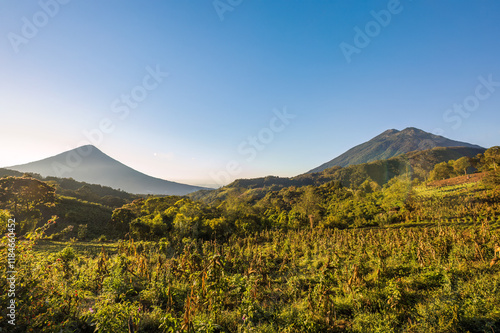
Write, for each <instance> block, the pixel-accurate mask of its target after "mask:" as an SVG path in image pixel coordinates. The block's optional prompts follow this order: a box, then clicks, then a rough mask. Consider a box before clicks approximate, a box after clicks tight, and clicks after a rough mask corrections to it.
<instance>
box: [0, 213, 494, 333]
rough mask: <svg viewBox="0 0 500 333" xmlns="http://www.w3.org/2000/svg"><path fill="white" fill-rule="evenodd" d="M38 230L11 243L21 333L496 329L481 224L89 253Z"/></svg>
mask: <svg viewBox="0 0 500 333" xmlns="http://www.w3.org/2000/svg"><path fill="white" fill-rule="evenodd" d="M42 232H43V230H41V229H39V230H38V231H37V232H35V233H34V234H33V235H30V236H29V238H28V239H27V240H25V241H20V243H19V248H18V251H19V255H20V256H19V262H18V263H17V270H18V277H19V281H18V283H19V284H18V286H19V289H18V290H17V295H16V300H17V301H18V303H17V304H18V305H17V306H18V308H17V309H18V310H17V311H18V313H19V314H22V316H21V315H20V316H19V317H18V318H17V322H16V329H17V331H19V332H24V331H29V329H30V328H31V329H32V330H33V331H36V332H59V331H63V332H64V331H89V330H92V331H94V330H96V331H97V332H127V331H128V330H129V327H131V328H132V329H134V331H137V332H221V331H227V332H244V331H257V332H363V331H369V332H404V331H411V332H463V331H470V332H483V331H488V330H489V331H496V330H498V329H500V313H499V312H498V307H499V306H500V296H499V294H498V292H497V289H498V288H499V287H500V271H499V269H500V266H498V264H496V265H493V266H492V267H490V260H491V259H492V258H493V248H494V245H495V243H497V242H498V241H499V239H500V234H499V233H498V231H497V230H493V229H491V227H490V226H489V224H488V223H482V224H476V225H473V226H469V227H457V226H447V227H446V226H445V227H443V226H433V227H419V228H387V229H383V228H379V229H358V230H343V231H340V230H332V229H309V228H308V229H306V230H299V231H293V230H290V231H280V230H276V231H263V232H259V233H254V234H252V235H248V236H244V237H232V238H230V239H229V240H228V241H226V242H223V243H215V242H213V241H189V242H185V243H184V245H183V246H179V247H174V248H171V244H170V245H168V244H167V243H164V241H161V242H140V243H138V242H134V241H124V242H121V243H120V245H119V250H118V253H117V254H114V255H109V254H107V253H106V252H105V251H104V250H103V251H101V253H100V254H98V255H97V256H94V255H86V254H83V253H81V252H77V251H76V250H75V249H74V248H72V247H66V248H64V249H63V250H62V251H60V252H57V253H54V254H46V253H37V252H35V251H33V249H32V246H33V244H34V241H35V240H36V239H37V238H39V237H41V236H42ZM6 241H7V240H6V238H3V239H2V244H5V242H6ZM160 243H162V244H163V245H161V244H160ZM164 245H166V246H167V247H168V248H170V249H169V250H167V249H166V248H165V247H164ZM165 251H166V252H165ZM169 251H174V254H171V253H170V252H169ZM0 273H1V274H0V275H1V278H2V279H1V280H0V284H1V286H0V287H1V288H6V285H5V281H6V278H5V274H6V270H5V267H4V266H2V267H0ZM32 273H33V274H32ZM0 299H1V301H2V302H3V304H5V303H4V302H5V301H6V300H7V295H6V294H2V295H1V296H0ZM6 325H7V324H6V321H2V322H1V323H0V327H1V328H2V329H6V328H7V326H6Z"/></svg>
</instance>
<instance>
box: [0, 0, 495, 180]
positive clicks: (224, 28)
mask: <svg viewBox="0 0 500 333" xmlns="http://www.w3.org/2000/svg"><path fill="white" fill-rule="evenodd" d="M0 8H1V11H0V32H1V34H0V36H1V38H0V61H1V64H2V66H1V67H0V112H1V119H2V122H1V124H2V129H1V131H0V140H1V146H0V147H1V148H0V149H1V154H0V156H1V158H0V166H8V165H14V164H20V163H26V162H30V161H33V160H37V159H41V158H45V157H48V156H51V155H55V154H57V153H60V152H62V151H65V150H68V149H72V148H75V147H78V146H80V145H82V144H84V143H88V142H89V141H90V142H91V143H94V144H96V145H97V146H98V147H99V148H100V149H101V150H102V151H104V152H105V153H107V154H108V155H110V156H112V157H114V158H116V159H118V160H120V161H122V162H123V163H125V164H127V165H129V166H131V167H133V168H135V169H137V170H139V171H142V172H145V173H147V174H150V175H152V176H156V177H160V178H164V179H168V180H174V181H180V182H186V183H190V184H197V185H211V186H214V185H215V184H216V183H219V184H220V183H225V182H227V181H229V180H232V179H235V178H250V177H259V176H266V175H278V176H293V175H297V174H301V173H303V172H306V171H307V170H310V169H312V168H314V167H316V166H318V165H320V164H322V163H324V162H326V161H328V160H330V159H332V158H334V157H336V156H337V155H339V154H341V153H343V152H344V151H346V150H347V149H349V148H351V147H352V146H354V145H357V144H360V143H362V142H364V141H366V140H369V139H370V138H372V137H374V136H376V135H378V134H379V133H381V132H383V131H385V130H387V129H389V128H396V129H400V130H401V129H404V128H405V127H409V126H413V127H418V128H421V129H423V130H425V131H428V132H435V133H438V134H442V135H444V136H446V137H449V138H451V139H455V140H460V141H467V142H471V143H475V144H479V145H482V146H484V147H490V146H494V145H499V144H500V128H499V126H498V124H499V123H500V112H499V111H500V83H499V82H500V58H499V56H498V55H499V54H500V43H499V42H498V36H500V2H498V1H494V0H484V1H472V0H471V1H456V0H455V1H432V0H429V1H426V0H421V1H417V0H413V1H410V0H401V1H395V0H390V1H319V0H318V1H292V0H265V1H264V0H260V1H257V0H253V1H250V0H220V1H219V0H217V1H212V0H207V1H194V0H162V1H160V0H156V1H155V0H152V1H147V2H139V1H123V0H120V1H118V0H108V1H94V0H92V1H82V0H71V1H69V0H64V1H63V0H59V2H58V1H57V0H41V1H23V2H22V3H21V2H19V1H14V0H4V1H2V4H1V5H0ZM360 31H361V33H359V32H360ZM346 50H347V51H346ZM353 50H354V51H353ZM167 73H168V74H167ZM464 104H465V109H464V107H462V108H461V109H460V105H464ZM457 105H458V106H457ZM277 115H278V116H277ZM99 126H101V128H100V127H99ZM89 133H90V134H89ZM89 138H90V139H89ZM92 141H93V142H92Z"/></svg>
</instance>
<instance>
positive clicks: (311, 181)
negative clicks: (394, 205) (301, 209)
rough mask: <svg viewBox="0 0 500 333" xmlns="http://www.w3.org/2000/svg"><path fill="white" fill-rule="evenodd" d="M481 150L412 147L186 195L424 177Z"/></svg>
mask: <svg viewBox="0 0 500 333" xmlns="http://www.w3.org/2000/svg"><path fill="white" fill-rule="evenodd" d="M484 151H485V149H484V148H468V147H448V148H443V147H436V148H433V149H427V150H422V151H412V152H409V153H406V154H401V155H398V156H396V157H392V158H389V159H386V160H379V161H374V162H369V163H362V164H356V165H349V166H347V167H344V168H342V167H339V166H334V167H331V168H328V169H325V170H323V171H321V172H315V173H305V174H302V175H299V176H295V177H292V178H283V177H273V176H268V177H262V178H254V179H237V180H235V181H234V182H232V183H231V184H229V185H226V186H224V187H221V188H219V189H217V190H215V191H200V192H196V193H192V194H190V197H191V198H194V199H197V200H204V201H206V202H212V203H213V202H215V201H217V200H224V199H225V198H226V196H227V195H228V194H229V193H231V192H232V191H240V192H243V191H245V190H256V191H260V192H261V193H264V194H265V193H267V192H269V191H279V190H281V189H282V188H284V187H290V186H297V187H301V186H308V185H314V186H320V185H323V184H326V183H328V182H331V181H339V182H340V183H341V184H342V185H343V186H345V187H352V188H357V187H359V186H360V185H361V184H362V183H363V182H364V181H365V180H367V179H371V180H373V181H375V182H376V183H377V184H379V185H380V186H383V185H384V184H386V183H387V182H388V181H389V180H391V179H392V178H394V177H397V176H400V175H403V174H407V173H409V174H410V175H411V177H412V178H413V179H419V180H421V181H424V180H425V179H426V178H427V176H428V174H429V172H430V171H431V170H432V169H433V168H434V166H435V165H436V164H438V163H441V162H448V161H450V160H457V159H459V158H460V157H463V156H466V157H475V156H477V155H478V154H482V153H484Z"/></svg>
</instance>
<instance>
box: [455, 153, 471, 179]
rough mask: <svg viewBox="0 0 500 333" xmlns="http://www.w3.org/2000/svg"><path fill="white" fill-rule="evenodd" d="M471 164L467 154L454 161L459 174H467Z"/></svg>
mask: <svg viewBox="0 0 500 333" xmlns="http://www.w3.org/2000/svg"><path fill="white" fill-rule="evenodd" d="M470 166H471V163H470V159H469V158H468V157H466V156H464V157H460V158H459V159H458V160H456V161H455V162H454V163H453V168H454V169H455V172H456V173H457V175H459V174H461V173H464V174H465V175H467V169H468V168H469V167H470Z"/></svg>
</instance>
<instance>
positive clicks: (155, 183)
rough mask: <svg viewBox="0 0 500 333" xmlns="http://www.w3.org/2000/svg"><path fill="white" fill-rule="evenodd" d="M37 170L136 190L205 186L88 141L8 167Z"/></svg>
mask: <svg viewBox="0 0 500 333" xmlns="http://www.w3.org/2000/svg"><path fill="white" fill-rule="evenodd" d="M6 169H11V170H16V171H20V172H33V173H38V174H40V175H42V176H43V177H47V176H54V177H65V178H73V179H75V180H78V181H84V182H87V183H90V184H100V185H104V186H109V187H112V188H115V189H121V190H123V191H126V192H129V193H134V194H157V195H185V194H188V193H191V192H195V191H198V190H201V189H204V188H202V187H198V186H192V185H186V184H180V183H176V182H171V181H167V180H164V179H160V178H155V177H151V176H148V175H146V174H144V173H142V172H139V171H137V170H134V169H132V168H130V167H128V166H126V165H124V164H123V163H121V162H119V161H117V160H115V159H113V158H111V157H109V156H108V155H106V154H105V153H103V152H102V151H100V150H99V149H98V148H96V147H94V146H91V145H87V146H82V147H79V148H76V149H72V150H69V151H66V152H64V153H61V154H58V155H56V156H52V157H48V158H46V159H43V160H39V161H35V162H31V163H27V164H22V165H15V166H11V167H6Z"/></svg>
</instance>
